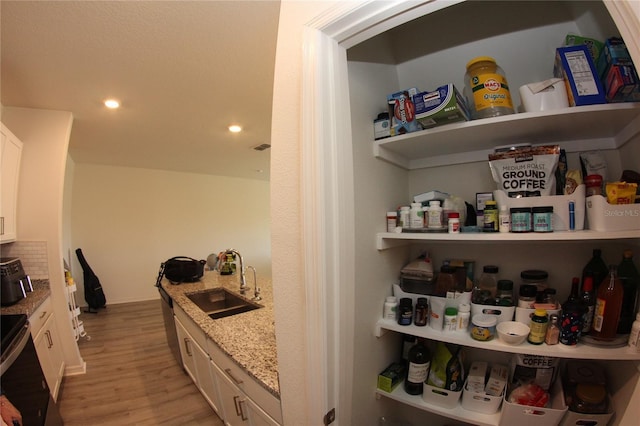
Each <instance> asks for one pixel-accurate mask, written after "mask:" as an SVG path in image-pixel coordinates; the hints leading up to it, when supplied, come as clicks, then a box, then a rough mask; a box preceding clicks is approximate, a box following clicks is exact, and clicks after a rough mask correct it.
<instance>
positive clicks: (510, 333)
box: [496, 321, 531, 345]
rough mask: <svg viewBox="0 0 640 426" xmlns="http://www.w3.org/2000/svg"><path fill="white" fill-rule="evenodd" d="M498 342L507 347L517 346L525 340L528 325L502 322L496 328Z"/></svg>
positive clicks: (516, 322)
mask: <svg viewBox="0 0 640 426" xmlns="http://www.w3.org/2000/svg"><path fill="white" fill-rule="evenodd" d="M496 330H497V331H498V336H499V337H500V340H502V341H503V342H505V343H506V344H508V345H519V344H521V343H522V342H524V341H525V340H526V339H527V336H528V335H529V331H530V330H531V329H530V328H529V326H528V325H526V324H523V323H521V322H518V321H503V322H501V323H499V324H498V326H497V327H496Z"/></svg>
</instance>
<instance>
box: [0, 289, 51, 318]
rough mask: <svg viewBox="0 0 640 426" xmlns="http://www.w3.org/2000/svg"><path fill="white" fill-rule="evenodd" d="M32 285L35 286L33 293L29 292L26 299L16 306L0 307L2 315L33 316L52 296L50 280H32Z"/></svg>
mask: <svg viewBox="0 0 640 426" xmlns="http://www.w3.org/2000/svg"><path fill="white" fill-rule="evenodd" d="M31 285H32V286H33V291H32V292H27V297H26V298H24V299H22V300H20V301H19V302H18V303H16V304H15V305H11V306H2V307H0V313H1V314H3V315H12V314H27V316H31V314H33V312H34V311H35V310H36V309H38V308H39V307H40V305H42V302H44V301H45V300H46V299H47V297H49V295H50V294H51V289H50V288H49V280H32V281H31Z"/></svg>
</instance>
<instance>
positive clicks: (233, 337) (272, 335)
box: [162, 271, 280, 399]
mask: <svg viewBox="0 0 640 426" xmlns="http://www.w3.org/2000/svg"><path fill="white" fill-rule="evenodd" d="M247 285H248V286H249V289H248V292H247V295H246V297H247V298H251V297H253V279H252V275H251V274H249V275H248V276H247ZM258 286H259V287H260V290H261V296H262V300H261V301H259V302H258V303H259V304H261V305H263V306H264V308H261V309H255V310H253V311H249V312H245V313H241V314H237V315H233V316H230V317H227V318H219V319H216V320H213V319H211V318H209V316H208V315H207V314H206V313H205V312H204V311H202V310H201V309H200V308H198V307H197V306H196V305H195V303H193V302H192V301H191V300H190V299H189V298H188V297H187V296H186V295H187V294H190V293H197V292H200V291H204V290H208V289H211V288H215V287H224V288H226V289H228V290H231V291H233V292H234V293H236V294H238V293H239V287H240V284H239V277H238V276H237V275H222V276H221V275H219V274H218V273H217V272H212V271H207V272H205V274H204V276H203V277H202V279H201V280H200V281H198V282H195V283H184V284H180V285H173V284H171V283H170V282H169V281H168V280H167V279H163V280H162V288H164V289H165V290H166V291H167V293H168V294H169V295H170V296H171V297H172V298H173V300H174V303H177V304H178V305H179V306H180V307H181V308H182V309H183V310H184V311H185V313H186V314H187V315H188V316H189V317H191V319H192V320H193V321H194V322H195V323H196V324H197V325H198V326H199V327H200V328H201V329H202V330H203V331H204V332H205V334H206V335H207V336H208V337H209V338H210V339H211V340H212V341H213V342H214V343H215V344H216V345H218V347H219V348H220V349H221V350H222V351H223V352H224V353H225V354H227V355H228V356H229V357H230V358H231V359H232V360H233V361H234V362H235V363H236V364H238V365H239V366H240V367H241V368H242V369H243V370H245V371H246V372H247V373H248V374H249V375H250V376H252V377H253V378H255V379H256V380H257V381H258V383H260V384H261V385H262V386H263V387H264V388H265V389H267V390H268V391H269V392H271V393H272V394H273V395H274V396H276V397H277V398H278V399H279V398H280V386H279V384H278V362H277V353H276V331H275V321H274V315H273V291H272V285H271V280H269V279H265V278H261V277H260V276H259V275H258Z"/></svg>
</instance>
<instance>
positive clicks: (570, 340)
mask: <svg viewBox="0 0 640 426" xmlns="http://www.w3.org/2000/svg"><path fill="white" fill-rule="evenodd" d="M579 287H580V279H579V278H578V277H574V278H573V280H572V281H571V294H570V295H569V297H568V298H567V300H566V301H565V302H564V303H563V304H562V317H561V319H560V343H562V344H563V345H570V346H573V345H576V344H577V343H578V339H579V338H580V333H581V332H582V326H583V324H584V311H585V309H584V306H583V305H582V301H581V300H580V294H579Z"/></svg>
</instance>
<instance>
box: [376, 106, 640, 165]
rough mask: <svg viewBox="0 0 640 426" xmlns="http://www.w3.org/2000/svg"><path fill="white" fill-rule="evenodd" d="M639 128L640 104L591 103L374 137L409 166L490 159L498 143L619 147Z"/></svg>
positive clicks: (380, 152) (379, 152) (570, 148)
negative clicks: (385, 136) (488, 157)
mask: <svg viewBox="0 0 640 426" xmlns="http://www.w3.org/2000/svg"><path fill="white" fill-rule="evenodd" d="M639 131H640V103H638V102H634V103H630V102H627V103H615V104H602V105H587V106H580V107H571V108H564V109H561V110H551V111H543V112H525V113H519V114H513V115H507V116H502V117H494V118H486V119H481V120H473V121H467V122H462V123H452V124H447V125H443V126H439V127H435V128H432V129H427V130H422V131H419V132H414V133H408V134H405V135H400V136H394V137H390V138H385V139H380V140H376V141H374V143H373V151H374V155H375V157H376V158H380V159H382V160H386V161H389V162H390V163H393V164H395V165H397V166H400V167H402V168H404V169H407V170H415V169H421V168H427V167H436V166H443V165H452V164H461V163H468V162H476V161H487V155H488V154H489V153H490V152H493V149H494V147H496V146H502V145H509V144H517V143H532V144H540V143H542V142H544V143H550V144H551V143H553V144H559V145H561V147H563V148H564V149H566V150H567V152H575V151H579V150H588V149H617V148H619V147H621V146H622V145H624V144H625V143H626V142H627V141H629V139H631V137H632V136H634V135H635V134H637V133H638V132H639Z"/></svg>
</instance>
